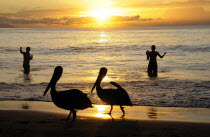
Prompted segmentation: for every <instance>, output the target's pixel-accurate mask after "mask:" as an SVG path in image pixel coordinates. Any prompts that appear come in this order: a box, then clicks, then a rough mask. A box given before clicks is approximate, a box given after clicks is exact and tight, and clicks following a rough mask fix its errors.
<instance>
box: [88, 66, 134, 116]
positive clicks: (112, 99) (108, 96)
mask: <svg viewBox="0 0 210 137" xmlns="http://www.w3.org/2000/svg"><path fill="white" fill-rule="evenodd" d="M106 74H107V69H106V68H105V67H102V68H101V69H100V71H99V74H98V78H97V79H96V82H95V84H94V86H93V88H92V90H91V93H92V92H93V90H94V89H95V87H96V91H97V94H98V97H99V98H100V99H101V100H102V101H104V102H105V103H107V104H109V105H111V109H110V111H109V113H108V114H110V115H111V112H112V109H113V105H119V106H120V109H121V111H122V112H123V116H124V114H125V111H124V107H122V106H132V103H131V100H130V98H129V96H128V93H127V92H126V91H125V90H124V89H123V88H122V87H121V86H120V85H118V84H117V83H115V82H110V83H111V84H112V85H114V86H115V87H117V89H103V88H102V87H101V86H100V84H101V81H102V80H103V78H104V77H105V76H106Z"/></svg>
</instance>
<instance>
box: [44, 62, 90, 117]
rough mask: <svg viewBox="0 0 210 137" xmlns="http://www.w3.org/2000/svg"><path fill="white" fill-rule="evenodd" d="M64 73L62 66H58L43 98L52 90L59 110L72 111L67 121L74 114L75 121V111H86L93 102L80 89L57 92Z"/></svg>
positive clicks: (53, 99)
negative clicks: (58, 82) (57, 85)
mask: <svg viewBox="0 0 210 137" xmlns="http://www.w3.org/2000/svg"><path fill="white" fill-rule="evenodd" d="M62 72H63V68H62V67H61V66H57V67H56V68H55V70H54V74H53V76H52V78H51V81H50V83H49V84H48V86H47V88H46V90H45V92H44V94H43V96H45V94H46V93H47V91H48V90H49V89H50V88H51V92H50V94H51V98H52V101H53V103H54V104H55V105H56V106H57V107H59V108H63V109H66V110H70V113H69V115H68V117H67V119H66V120H68V119H69V117H70V116H71V113H73V120H75V118H76V110H75V109H86V108H89V107H92V102H91V101H90V99H89V98H88V97H87V95H86V94H84V93H83V92H82V91H80V90H78V89H72V90H66V91H60V92H57V91H56V89H55V86H56V83H57V81H58V80H59V79H60V77H61V75H62Z"/></svg>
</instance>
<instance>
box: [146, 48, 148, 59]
mask: <svg viewBox="0 0 210 137" xmlns="http://www.w3.org/2000/svg"><path fill="white" fill-rule="evenodd" d="M146 55H147V60H149V51H148V50H147V52H146Z"/></svg>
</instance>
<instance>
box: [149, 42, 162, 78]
mask: <svg viewBox="0 0 210 137" xmlns="http://www.w3.org/2000/svg"><path fill="white" fill-rule="evenodd" d="M151 49H152V51H148V50H147V52H146V55H147V60H149V65H148V68H147V72H148V75H149V76H154V77H156V76H157V73H158V65H157V56H159V57H160V58H163V57H164V56H165V54H166V52H165V53H164V54H163V55H162V56H161V55H160V54H159V52H157V51H155V49H156V47H155V45H152V46H151Z"/></svg>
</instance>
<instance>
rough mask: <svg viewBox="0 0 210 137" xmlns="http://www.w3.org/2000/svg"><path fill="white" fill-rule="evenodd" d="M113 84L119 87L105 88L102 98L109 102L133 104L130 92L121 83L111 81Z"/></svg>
mask: <svg viewBox="0 0 210 137" xmlns="http://www.w3.org/2000/svg"><path fill="white" fill-rule="evenodd" d="M110 83H111V84H112V85H114V86H115V87H117V89H104V92H103V93H102V94H103V96H102V97H101V99H102V98H103V99H102V100H103V101H104V102H106V103H108V104H115V105H117V104H121V105H129V106H132V103H131V100H130V98H129V96H128V93H127V92H126V91H125V89H123V88H122V87H121V86H120V85H119V84H117V83H115V82H110Z"/></svg>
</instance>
